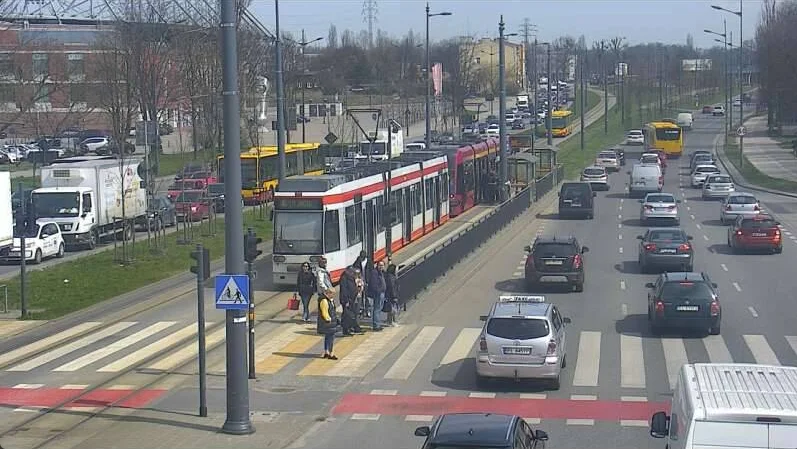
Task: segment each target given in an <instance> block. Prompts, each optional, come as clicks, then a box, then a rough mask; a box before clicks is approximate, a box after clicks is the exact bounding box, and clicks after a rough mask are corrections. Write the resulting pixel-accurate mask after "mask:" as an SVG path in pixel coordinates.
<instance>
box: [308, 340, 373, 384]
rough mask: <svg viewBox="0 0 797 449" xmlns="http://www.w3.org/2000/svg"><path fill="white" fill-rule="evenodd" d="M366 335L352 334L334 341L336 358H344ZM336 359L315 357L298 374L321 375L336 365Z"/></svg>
mask: <svg viewBox="0 0 797 449" xmlns="http://www.w3.org/2000/svg"><path fill="white" fill-rule="evenodd" d="M367 338H368V337H367V336H366V335H352V336H350V337H346V338H342V339H339V340H337V341H336V342H335V355H336V356H337V357H338V359H342V358H345V357H346V356H347V355H349V354H351V353H352V351H354V349H355V348H356V347H357V346H359V345H360V344H362V343H363V342H364V341H365V340H366V339H367ZM336 362H337V360H330V359H323V358H321V357H318V358H316V359H315V360H313V361H312V362H310V363H308V364H307V366H305V367H304V368H302V370H301V371H299V375H300V376H323V375H324V374H326V372H327V371H329V370H331V369H332V368H334V367H336V366H337V363H336Z"/></svg>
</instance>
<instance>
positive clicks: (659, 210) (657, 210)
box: [656, 207, 667, 212]
mask: <svg viewBox="0 0 797 449" xmlns="http://www.w3.org/2000/svg"><path fill="white" fill-rule="evenodd" d="M666 210H667V208H666V207H657V208H656V212H664V211H666Z"/></svg>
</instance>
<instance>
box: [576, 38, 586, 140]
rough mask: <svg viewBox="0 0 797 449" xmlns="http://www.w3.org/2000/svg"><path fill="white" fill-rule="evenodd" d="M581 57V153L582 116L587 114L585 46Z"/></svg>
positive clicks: (582, 137)
mask: <svg viewBox="0 0 797 449" xmlns="http://www.w3.org/2000/svg"><path fill="white" fill-rule="evenodd" d="M581 55H582V59H581V61H580V64H579V66H580V68H581V70H579V72H580V73H579V76H580V78H581V79H580V80H579V83H580V84H581V92H580V93H581V98H579V100H581V114H579V116H580V118H581V124H580V125H581V130H580V131H579V133H578V135H579V136H581V150H582V151H583V150H584V145H585V143H584V134H586V133H585V132H584V115H586V113H587V111H585V109H586V108H587V85H586V83H585V82H584V71H585V70H586V69H587V46H586V45H585V46H584V48H582V49H581Z"/></svg>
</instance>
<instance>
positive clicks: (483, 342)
mask: <svg viewBox="0 0 797 449" xmlns="http://www.w3.org/2000/svg"><path fill="white" fill-rule="evenodd" d="M479 351H482V352H484V351H487V340H486V339H485V338H484V335H482V336H481V338H480V339H479Z"/></svg>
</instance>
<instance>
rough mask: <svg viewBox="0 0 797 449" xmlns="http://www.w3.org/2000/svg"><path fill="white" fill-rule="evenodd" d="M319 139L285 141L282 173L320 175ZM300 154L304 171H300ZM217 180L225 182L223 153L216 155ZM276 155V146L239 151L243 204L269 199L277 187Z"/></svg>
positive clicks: (286, 174)
mask: <svg viewBox="0 0 797 449" xmlns="http://www.w3.org/2000/svg"><path fill="white" fill-rule="evenodd" d="M320 148H321V144H320V143H289V144H286V145H285V176H294V175H299V174H304V175H321V174H323V173H324V156H323V154H321V149H320ZM299 155H301V157H302V162H303V164H302V165H303V170H302V172H303V173H300V172H299ZM218 163H219V182H224V155H221V156H218ZM277 167H278V155H277V147H276V146H261V147H253V148H250V149H249V150H248V151H244V152H243V153H241V196H242V197H243V200H244V203H246V204H259V203H263V202H266V201H270V200H271V198H272V197H273V194H274V190H275V189H276V188H277V178H278V176H279V173H278V168H277Z"/></svg>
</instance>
